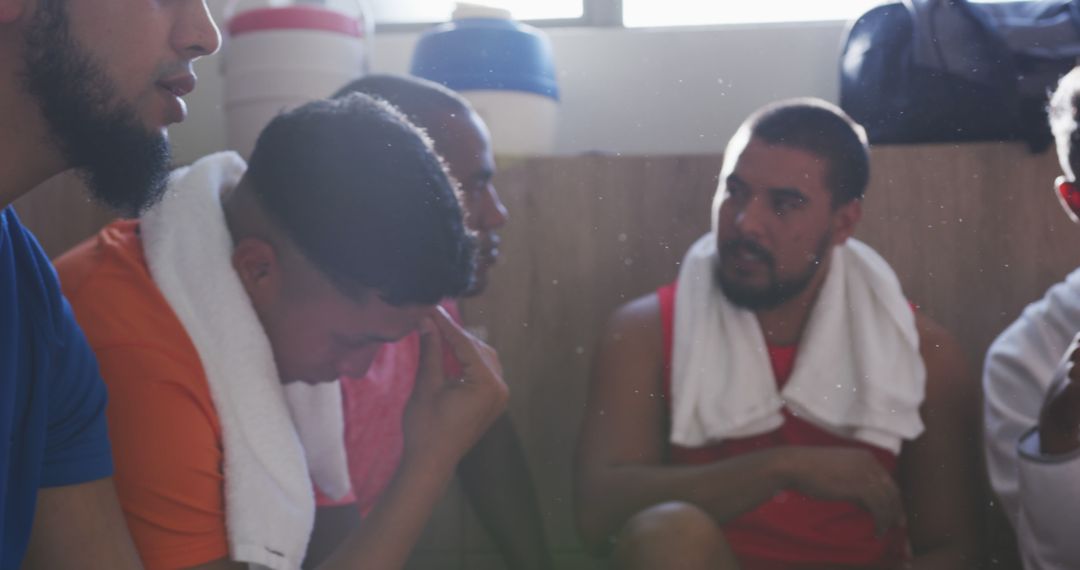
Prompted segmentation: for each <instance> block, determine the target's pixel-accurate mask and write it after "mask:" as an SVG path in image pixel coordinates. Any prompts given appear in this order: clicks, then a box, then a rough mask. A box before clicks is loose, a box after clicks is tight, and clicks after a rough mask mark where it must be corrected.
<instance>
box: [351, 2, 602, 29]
mask: <svg viewBox="0 0 1080 570" xmlns="http://www.w3.org/2000/svg"><path fill="white" fill-rule="evenodd" d="M482 3H483V4H487V5H491V6H497V7H499V8H505V9H508V10H510V12H511V13H512V14H513V15H514V18H515V19H518V20H575V19H579V18H581V17H582V16H583V15H584V13H585V6H584V4H585V0H542V1H537V0H485V1H484V2H482ZM455 4H456V2H455V0H420V1H404V0H367V5H368V7H369V8H370V9H371V13H372V15H373V16H374V19H375V22H376V23H378V24H426V23H431V22H445V21H447V20H449V19H450V14H452V13H453V11H454V5H455Z"/></svg>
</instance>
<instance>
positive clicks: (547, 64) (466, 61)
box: [410, 18, 559, 101]
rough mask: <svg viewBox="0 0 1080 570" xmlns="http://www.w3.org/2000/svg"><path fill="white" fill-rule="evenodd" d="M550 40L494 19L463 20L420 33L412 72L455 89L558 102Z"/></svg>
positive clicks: (525, 27)
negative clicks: (512, 93)
mask: <svg viewBox="0 0 1080 570" xmlns="http://www.w3.org/2000/svg"><path fill="white" fill-rule="evenodd" d="M553 59H554V58H553V57H552V55H551V44H550V43H549V42H548V39H547V37H546V36H544V35H543V34H542V33H541V32H540V30H537V29H536V28H534V27H532V26H529V25H525V24H520V23H517V22H514V21H512V20H504V19H495V18H465V19H461V20H454V21H452V22H449V23H446V24H441V25H439V26H436V27H434V28H432V29H430V30H428V31H427V32H425V33H424V35H423V36H421V37H420V41H419V43H418V44H417V45H416V51H415V52H414V53H413V60H412V69H411V70H410V72H411V73H412V74H413V75H415V76H417V77H422V78H424V79H428V80H431V81H435V82H436V83H441V84H443V85H445V86H447V87H449V88H450V89H453V90H455V91H470V90H505V91H524V92H527V93H535V94H537V95H543V96H545V97H550V98H552V99H554V100H556V101H558V100H559V86H558V83H557V82H556V80H555V64H554V61H553Z"/></svg>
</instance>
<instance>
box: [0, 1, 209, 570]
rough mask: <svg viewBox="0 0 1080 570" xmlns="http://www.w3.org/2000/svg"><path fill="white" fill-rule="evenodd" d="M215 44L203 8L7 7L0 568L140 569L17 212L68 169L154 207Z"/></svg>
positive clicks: (102, 435) (37, 255)
mask: <svg viewBox="0 0 1080 570" xmlns="http://www.w3.org/2000/svg"><path fill="white" fill-rule="evenodd" d="M218 44H219V36H218V32H217V29H216V28H215V27H214V24H213V22H212V21H211V20H210V17H209V14H208V13H207V9H206V6H205V4H204V3H203V1H202V0H177V1H175V2H168V3H156V2H150V3H148V2H133V1H130V0H103V1H98V2H69V1H65V0H38V1H31V0H2V1H0V117H2V120H0V156H2V157H3V159H2V162H3V164H2V166H0V172H2V174H3V176H2V177H0V178H2V181H0V402H2V403H3V404H2V406H3V407H2V409H0V440H2V441H4V442H6V447H5V451H4V452H3V453H2V454H0V528H2V530H3V537H4V538H3V543H2V545H0V568H5V569H7V568H18V567H20V564H23V565H24V567H43V568H128V567H136V566H137V564H138V562H137V559H136V558H135V557H134V551H133V550H132V548H131V542H130V538H129V537H128V535H127V531H126V529H124V524H123V519H122V516H121V513H120V509H119V508H118V506H117V504H116V496H115V491H114V489H113V483H112V480H111V479H110V476H111V473H112V464H111V458H110V449H109V444H108V441H107V437H106V428H105V418H104V412H105V400H106V396H105V389H104V386H103V385H102V383H101V379H100V376H99V375H98V372H97V363H96V361H95V359H94V356H93V355H92V354H91V352H90V349H89V347H88V346H87V343H86V340H85V339H84V337H83V335H82V333H81V332H80V330H79V328H78V326H77V325H76V324H75V321H74V318H73V317H72V314H71V310H70V308H69V307H68V305H67V303H66V301H65V300H64V299H63V297H62V296H61V294H60V290H59V285H58V283H57V282H56V278H55V276H54V274H53V270H52V267H51V266H50V265H49V262H48V259H47V258H46V257H45V255H44V253H43V252H42V251H41V249H40V247H39V246H38V244H37V242H36V241H35V240H34V238H33V236H32V235H31V234H30V233H29V232H28V231H27V230H26V229H24V228H23V227H22V226H21V225H20V224H19V220H18V218H17V217H16V216H15V213H14V211H13V210H12V209H11V207H10V205H11V204H12V202H14V201H15V200H16V199H18V198H19V197H21V196H23V195H24V194H26V193H28V192H30V191H31V190H32V189H33V188H34V187H36V186H37V185H38V184H40V183H41V182H44V181H45V180H46V179H48V178H50V177H51V176H53V175H55V174H58V173H59V172H61V171H63V170H66V169H69V168H76V169H79V172H80V173H81V174H82V175H83V177H84V178H85V179H86V181H87V182H88V185H89V187H90V190H91V192H92V193H93V195H94V196H95V197H96V198H97V199H99V200H101V201H102V202H104V203H106V204H108V205H110V206H113V207H115V208H117V209H119V210H121V211H123V212H125V213H133V212H136V211H138V210H140V209H141V208H143V207H145V206H146V205H147V204H149V203H150V202H152V201H153V199H154V198H155V196H157V195H158V194H159V193H160V192H161V189H162V188H163V185H164V180H165V176H166V172H167V167H168V162H169V153H168V143H167V140H166V135H165V129H166V127H167V126H168V125H169V124H171V123H175V122H178V121H181V120H183V119H184V114H185V107H184V103H183V101H182V100H181V99H180V97H182V96H183V95H184V94H186V93H187V92H189V91H191V90H192V89H193V88H194V86H195V76H194V75H193V74H192V72H191V64H192V61H194V60H195V59H197V58H199V57H201V56H204V55H207V54H210V53H212V52H214V51H215V50H216V49H217V47H218ZM24 555H25V561H24V560H23V559H24Z"/></svg>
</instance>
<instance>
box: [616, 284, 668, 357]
mask: <svg viewBox="0 0 1080 570" xmlns="http://www.w3.org/2000/svg"><path fill="white" fill-rule="evenodd" d="M605 333H606V334H605V336H606V337H617V338H614V339H613V340H617V341H622V340H627V341H630V342H646V343H651V344H655V345H656V346H657V347H659V346H660V343H661V342H662V341H663V339H664V331H663V321H662V316H661V311H660V297H659V295H657V294H656V293H650V294H648V295H644V296H642V297H638V298H637V299H634V300H632V301H630V302H628V303H626V304H624V305H622V306H620V307H619V308H618V309H616V310H615V312H614V313H612V315H611V318H610V319H608V324H607V327H606V330H605Z"/></svg>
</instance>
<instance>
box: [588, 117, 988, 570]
mask: <svg viewBox="0 0 1080 570" xmlns="http://www.w3.org/2000/svg"><path fill="white" fill-rule="evenodd" d="M865 140H866V139H865V135H864V134H863V131H862V129H861V128H860V127H859V126H858V125H857V124H855V123H854V122H853V121H851V119H850V118H849V117H847V116H846V115H845V114H844V113H843V112H842V111H841V110H839V109H838V108H835V107H834V106H832V105H829V104H826V103H824V102H819V101H809V100H799V101H791V102H785V103H781V104H777V105H773V106H770V107H767V108H765V109H763V110H761V111H759V112H758V113H755V114H754V115H753V116H751V117H750V118H749V119H748V120H747V121H746V123H744V124H743V126H742V128H741V129H740V130H739V132H738V133H737V134H736V135H735V137H734V138H733V139H732V141H731V142H730V143H729V146H728V148H727V152H725V162H724V166H723V169H722V171H721V175H720V185H719V188H718V189H717V193H716V197H715V199H714V205H713V228H714V234H715V239H716V248H715V249H716V252H717V253H716V254H715V257H716V260H715V261H716V262H717V263H715V264H714V279H713V281H714V284H713V287H714V288H715V294H716V295H722V296H723V297H724V298H726V300H727V301H728V302H729V303H730V305H732V306H735V307H738V308H739V309H740V310H748V311H750V312H751V313H752V315H753V317H754V318H755V319H756V321H757V324H758V325H760V331H761V333H760V334H762V335H763V336H764V341H765V343H764V344H765V347H766V349H767V352H768V360H769V362H770V364H771V366H772V374H773V376H774V377H775V380H776V384H777V386H776V389H777V390H782V389H783V388H784V386H785V385H786V383H787V382H788V379H789V376H790V375H791V373H792V370H793V368H794V366H795V362H796V358H797V356H798V355H797V353H798V351H799V348H800V346H802V345H803V344H804V341H805V337H806V335H805V334H804V333H805V332H806V325H807V322H808V320H809V319H810V316H811V312H812V310H813V308H814V306H815V303H817V302H818V298H819V293H820V292H821V291H822V287H823V284H824V282H825V276H826V273H827V269H828V268H829V267H830V262H831V261H832V260H833V256H834V250H835V249H836V248H837V247H838V246H841V245H843V244H845V243H846V242H847V240H848V238H850V237H851V236H852V234H853V233H854V231H855V228H856V225H857V223H858V221H859V219H860V217H861V200H862V196H863V193H864V191H865V188H866V185H867V182H868V179H869V152H868V149H867V145H866V142H865ZM675 292H676V287H675V286H674V285H669V286H667V287H663V288H661V289H660V290H658V291H657V292H656V293H654V294H651V295H647V296H645V297H642V298H640V299H637V300H635V301H631V302H630V303H628V304H626V305H624V306H623V307H621V308H619V309H618V310H617V311H616V313H615V314H614V316H613V317H612V319H611V321H610V322H609V324H608V327H607V330H606V332H605V334H604V337H603V339H602V340H601V344H600V349H599V352H598V354H597V357H596V362H595V367H594V375H593V380H592V386H591V390H590V396H589V403H588V407H587V409H586V413H585V420H584V424H583V427H582V433H581V438H580V442H579V447H578V455H577V461H576V470H577V473H576V514H577V523H578V527H579V531H580V533H581V534H582V536H583V538H584V539H585V541H586V543H588V544H589V545H591V546H592V547H593V548H594V549H595V550H596V551H598V552H604V551H607V550H613V553H612V556H613V559H614V562H615V565H616V567H618V568H680V569H695V568H701V569H706V568H707V569H710V570H715V569H719V568H724V569H728V568H742V569H744V570H772V569H785V570H794V569H799V570H808V569H824V568H915V569H924V570H926V569H932V568H969V567H972V566H974V565H975V563H976V562H975V561H976V557H977V550H978V544H977V542H978V540H977V532H976V530H975V529H976V524H975V521H974V513H975V508H976V502H977V500H976V497H975V495H974V488H975V484H974V482H975V481H977V480H978V479H977V475H976V473H977V469H978V457H977V446H976V445H974V444H973V442H975V441H977V439H976V425H977V424H976V421H977V420H976V413H977V412H976V410H977V407H976V403H977V401H978V400H977V398H976V395H975V389H976V384H975V383H974V382H973V380H972V378H971V377H970V375H969V372H968V370H967V366H966V364H965V362H964V360H963V358H962V356H961V355H960V351H959V349H958V347H957V345H956V343H955V341H954V340H953V339H952V337H951V336H950V335H949V334H948V333H947V332H946V331H944V330H943V329H942V328H941V327H940V326H939V325H937V324H935V323H933V322H932V321H930V320H929V319H928V318H927V317H925V316H923V315H921V314H918V313H916V316H915V329H916V330H917V332H918V337H919V342H918V352H919V354H921V357H922V360H923V362H924V363H925V369H926V382H925V396H923V399H922V404H921V406H920V407H919V409H918V411H919V412H920V415H921V419H922V423H923V425H924V427H925V430H924V431H922V434H921V435H919V436H918V437H917V438H915V439H913V440H910V441H904V442H903V444H902V446H900V447H899V452H898V453H894V452H893V450H891V449H886V448H884V447H879V446H877V445H872V444H870V443H866V442H864V441H857V440H855V439H851V438H849V437H846V436H842V435H838V434H837V432H836V431H835V430H827V429H823V428H822V427H819V425H816V424H813V423H811V422H809V421H807V420H806V419H804V418H801V417H799V416H797V415H795V414H793V413H792V412H791V411H790V410H789V409H788V408H787V407H785V408H783V409H782V419H780V420H779V423H780V426H779V427H778V428H776V429H774V430H772V431H765V432H764V433H758V434H756V435H751V436H749V437H732V438H730V439H724V440H722V441H717V442H713V443H711V444H709V445H705V446H701V447H680V446H678V445H675V444H673V443H671V439H672V433H671V432H672V414H673V409H674V406H675V404H676V402H674V401H673V398H672V390H671V369H672V358H673V329H674V322H675V318H674V315H675V306H676V303H677V302H679V300H678V299H676V295H675ZM725 326H726V325H725ZM747 334H758V332H757V329H755V330H748V331H747ZM911 354H914V348H912V351H911ZM840 356H842V355H838V358H839V357H840ZM915 401H916V402H917V401H918V400H915ZM913 409H914V407H913ZM913 413H914V412H913Z"/></svg>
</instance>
